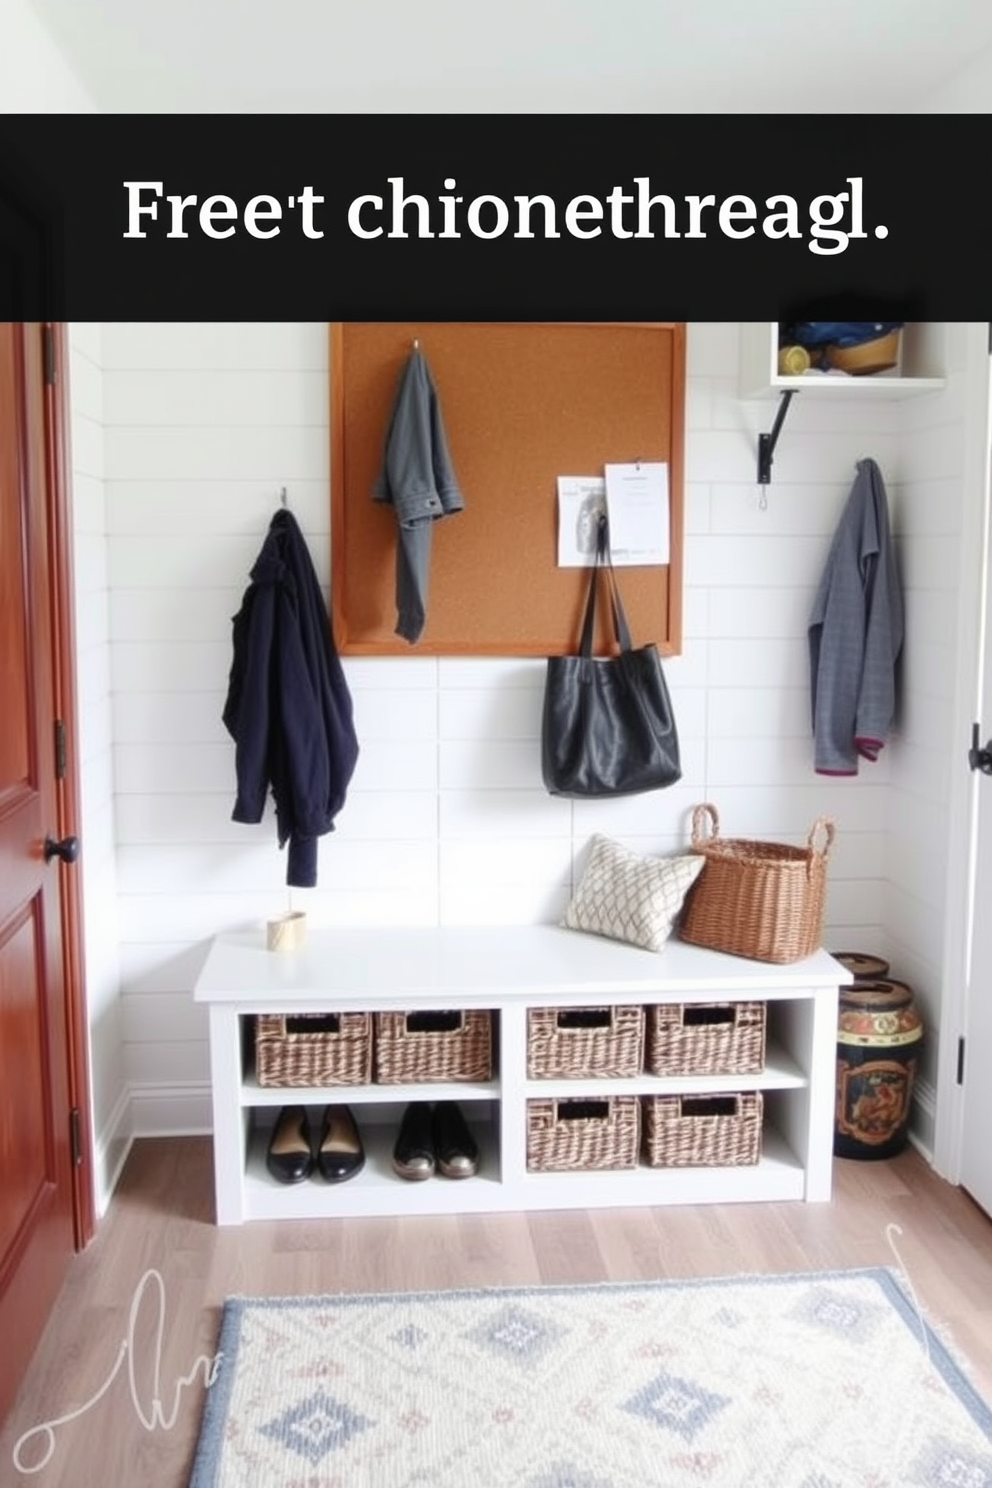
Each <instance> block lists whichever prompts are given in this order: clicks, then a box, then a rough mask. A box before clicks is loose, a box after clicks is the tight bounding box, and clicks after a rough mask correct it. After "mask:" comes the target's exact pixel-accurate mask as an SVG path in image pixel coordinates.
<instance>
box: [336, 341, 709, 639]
mask: <svg viewBox="0 0 992 1488" xmlns="http://www.w3.org/2000/svg"><path fill="white" fill-rule="evenodd" d="M415 343H416V344H418V345H419V348H420V350H421V352H422V353H423V355H424V357H425V359H426V361H427V364H428V366H429V368H430V371H431V374H432V376H433V379H434V383H435V386H436V388H437V394H438V401H439V404H440V408H441V414H442V418H443V421H444V427H445V431H446V434H447V441H448V446H449V450H450V454H451V460H452V463H453V466H454V469H455V472H456V474H457V477H458V483H459V486H460V488H461V490H462V492H463V494H464V498H465V508H464V510H463V511H461V512H457V513H452V514H450V515H448V516H445V517H442V518H440V519H439V520H438V521H436V522H435V523H434V528H433V535H432V544H431V558H430V569H429V579H428V587H427V621H426V625H425V627H424V630H423V633H422V635H421V637H420V639H419V640H418V641H417V642H416V643H415V644H414V645H412V646H411V645H410V644H409V643H408V642H407V641H405V640H403V639H402V638H401V637H400V636H398V635H396V634H395V624H396V600H395V591H396V542H397V532H396V519H395V515H394V513H393V510H392V508H391V507H390V506H388V505H387V504H385V503H382V502H379V501H375V500H373V497H372V491H373V487H374V485H375V482H376V478H377V476H378V474H379V471H380V468H381V464H382V458H383V451H384V448H385V441H386V434H387V430H388V425H389V418H390V413H391V411H392V406H393V400H394V397H395V393H396V386H397V382H398V380H399V377H400V373H401V371H402V369H403V367H404V365H405V364H406V361H407V359H408V357H409V356H410V353H411V351H412V350H413V347H414V344H415ZM330 367H331V411H330V413H331V616H332V624H333V627H334V635H335V641H336V644H337V646H338V649H339V651H340V652H341V653H342V654H343V655H356V656H358V655H394V656H395V655H428V656H430V655H434V656H472V655H477V656H552V655H563V654H566V653H568V652H570V651H574V650H575V649H576V648H577V645H578V637H579V630H580V627H581V616H582V609H583V604H584V601H585V595H586V591H587V586H588V579H589V572H588V569H585V568H559V566H558V563H557V551H558V511H557V481H558V477H559V476H562V475H570V476H595V475H599V474H602V472H603V468H604V466H605V465H607V464H614V463H626V462H630V461H638V460H643V461H663V462H666V463H667V465H668V488H669V520H670V532H669V559H670V561H669V562H668V563H667V564H665V565H663V566H651V567H643V568H639V567H624V568H622V569H618V577H619V580H620V585H621V594H622V598H623V602H624V606H625V609H626V611H627V618H628V620H629V622H630V629H631V633H632V636H633V640H634V644H635V645H646V644H647V642H649V641H655V642H656V643H657V644H658V646H659V647H660V649H661V650H662V651H663V652H664V653H665V654H667V655H672V654H674V653H677V652H678V651H679V650H680V649H681V639H682V636H681V629H682V533H683V452H684V426H685V327H684V325H683V324H681V323H672V322H652V321H620V322H606V321H595V322H581V321H567V322H566V321H561V322H559V321H554V322H552V321H511V322H490V321H470V322H466V321H419V322H409V323H407V322H398V321H385V322H378V321H376V322H373V321H345V322H334V323H332V324H331V327H330ZM599 611H600V615H599V624H600V633H599V635H598V636H597V638H596V649H597V651H600V652H602V651H605V650H607V649H608V646H609V642H608V638H607V633H606V630H605V628H604V627H603V625H602V620H603V614H604V612H605V605H603V604H600V606H599Z"/></svg>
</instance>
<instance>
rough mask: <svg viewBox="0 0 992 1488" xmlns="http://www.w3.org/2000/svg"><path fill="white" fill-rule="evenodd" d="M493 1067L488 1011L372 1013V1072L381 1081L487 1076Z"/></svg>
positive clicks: (442, 1079) (394, 1081)
mask: <svg viewBox="0 0 992 1488" xmlns="http://www.w3.org/2000/svg"><path fill="white" fill-rule="evenodd" d="M492 1072H493V1053H492V1014H491V1013H490V1012H488V1011H479V1012H457V1011H447V1012H416V1013H376V1015H375V1078H376V1080H377V1081H378V1082H379V1084H380V1085H406V1084H415V1083H416V1082H418V1081H444V1080H488V1079H490V1078H491V1076H492Z"/></svg>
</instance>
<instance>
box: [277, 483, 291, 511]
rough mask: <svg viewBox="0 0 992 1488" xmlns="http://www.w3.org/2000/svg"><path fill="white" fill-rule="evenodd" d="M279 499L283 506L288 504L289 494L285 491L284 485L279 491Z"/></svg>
mask: <svg viewBox="0 0 992 1488" xmlns="http://www.w3.org/2000/svg"><path fill="white" fill-rule="evenodd" d="M279 500H280V502H281V504H282V506H283V507H284V508H286V507H288V506H289V496H288V494H287V492H286V487H285V486H283V487H282V488H281V490H280V492H279Z"/></svg>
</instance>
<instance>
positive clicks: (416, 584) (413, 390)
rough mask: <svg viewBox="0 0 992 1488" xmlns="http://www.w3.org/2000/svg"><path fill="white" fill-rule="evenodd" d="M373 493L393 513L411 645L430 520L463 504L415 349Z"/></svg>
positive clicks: (423, 595) (399, 619)
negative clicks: (393, 511)
mask: <svg viewBox="0 0 992 1488" xmlns="http://www.w3.org/2000/svg"><path fill="white" fill-rule="evenodd" d="M372 496H373V499H374V500H376V501H386V502H389V503H390V505H391V506H392V507H393V509H394V510H395V512H396V522H397V545H396V611H397V614H396V634H397V635H399V636H402V637H403V639H404V640H407V641H409V642H410V643H411V645H412V644H413V642H414V641H416V640H418V639H419V638H420V635H421V632H422V631H423V628H424V624H425V622H426V619H427V582H428V578H429V574H430V558H431V536H432V532H433V526H434V523H435V522H436V521H437V520H438V518H439V517H444V516H447V515H448V513H449V512H456V511H461V510H462V508H463V507H464V505H465V499H464V497H463V496H462V493H461V491H460V489H459V486H458V481H457V478H456V476H455V472H454V468H453V467H452V464H451V456H450V454H449V453H448V442H447V439H446V437H445V433H444V425H443V423H442V421H441V408H440V404H439V403H438V397H437V389H436V388H435V386H434V379H433V378H432V377H431V374H430V369H429V368H428V366H427V362H426V360H425V359H424V356H423V354H422V353H421V352H420V351H419V350H418V349H416V348H415V349H414V350H413V351H412V352H411V354H410V358H409V360H408V361H407V364H406V366H405V367H404V369H403V372H402V374H401V376H400V381H399V385H398V388H397V392H396V401H395V403H394V405H393V412H392V417H391V418H390V422H389V430H388V433H387V435H386V447H385V452H384V455H383V462H382V470H381V472H380V474H379V477H378V480H377V481H376V483H375V485H374V487H373V490H372Z"/></svg>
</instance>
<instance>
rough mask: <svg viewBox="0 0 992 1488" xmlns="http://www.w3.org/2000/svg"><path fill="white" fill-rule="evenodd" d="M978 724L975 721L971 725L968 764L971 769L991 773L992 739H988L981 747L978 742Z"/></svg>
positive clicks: (979, 734) (979, 735) (979, 738)
mask: <svg viewBox="0 0 992 1488" xmlns="http://www.w3.org/2000/svg"><path fill="white" fill-rule="evenodd" d="M979 730H980V726H979V725H978V724H977V723H973V724H972V725H971V748H970V749H969V750H968V764H969V765H970V766H971V768H972V769H973V770H981V772H982V774H983V775H992V739H990V740H989V741H988V743H987V744H986V745H985V748H984V749H983V748H982V746H981V743H980V740H981V733H980V731H979Z"/></svg>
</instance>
